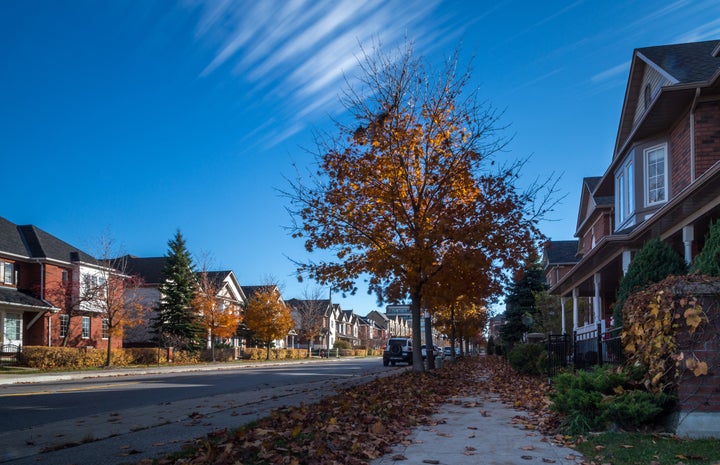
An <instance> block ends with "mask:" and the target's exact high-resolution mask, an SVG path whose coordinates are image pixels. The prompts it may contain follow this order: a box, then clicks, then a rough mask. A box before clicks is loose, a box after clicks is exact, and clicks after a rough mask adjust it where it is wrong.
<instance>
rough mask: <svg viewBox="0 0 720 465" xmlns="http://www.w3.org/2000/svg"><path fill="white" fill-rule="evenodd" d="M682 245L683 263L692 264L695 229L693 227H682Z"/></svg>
mask: <svg viewBox="0 0 720 465" xmlns="http://www.w3.org/2000/svg"><path fill="white" fill-rule="evenodd" d="M682 232H683V244H684V245H685V263H687V264H688V265H689V264H691V263H692V258H693V257H692V243H693V240H694V239H695V227H694V226H693V225H688V226H683V229H682Z"/></svg>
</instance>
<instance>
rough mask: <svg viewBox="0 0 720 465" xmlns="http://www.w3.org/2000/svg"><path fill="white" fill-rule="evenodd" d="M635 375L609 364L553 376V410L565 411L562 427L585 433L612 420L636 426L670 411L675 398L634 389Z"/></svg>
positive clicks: (568, 430)
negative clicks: (608, 366) (610, 366)
mask: <svg viewBox="0 0 720 465" xmlns="http://www.w3.org/2000/svg"><path fill="white" fill-rule="evenodd" d="M634 378H635V374H633V375H631V374H629V373H628V372H626V371H622V370H619V369H613V368H607V367H596V368H595V369H594V370H592V371H579V372H577V373H562V374H560V375H558V376H556V377H555V378H553V387H554V388H555V390H554V392H552V393H551V394H550V400H551V401H552V405H551V409H552V410H554V411H556V412H559V413H561V414H563V416H564V418H563V421H562V424H561V428H562V430H563V431H564V432H565V433H568V434H584V433H587V432H588V431H600V430H603V429H605V428H606V427H607V425H609V424H612V423H614V424H617V425H619V426H621V427H623V428H633V429H634V428H639V427H641V426H643V425H646V424H649V423H652V422H654V421H655V420H656V419H657V418H658V417H659V416H661V415H663V414H665V413H667V412H668V411H669V409H670V408H671V407H672V405H673V398H672V397H671V396H669V395H667V394H652V393H649V392H647V391H643V390H637V389H633V387H634V386H636V385H635V383H634V381H633V379H634Z"/></svg>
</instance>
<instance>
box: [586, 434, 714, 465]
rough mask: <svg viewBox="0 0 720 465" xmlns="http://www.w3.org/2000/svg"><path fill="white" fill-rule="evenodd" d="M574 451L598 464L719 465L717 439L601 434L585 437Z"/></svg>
mask: <svg viewBox="0 0 720 465" xmlns="http://www.w3.org/2000/svg"><path fill="white" fill-rule="evenodd" d="M577 450H578V452H581V453H582V454H583V455H584V456H585V457H586V458H588V459H590V460H592V461H593V463H598V464H605V463H608V464H612V465H678V464H680V463H682V464H685V465H693V464H697V465H720V440H718V439H695V440H688V439H680V438H678V437H675V436H670V435H654V434H637V433H603V434H598V435H592V436H588V437H587V438H586V441H585V442H582V443H580V444H578V445H577Z"/></svg>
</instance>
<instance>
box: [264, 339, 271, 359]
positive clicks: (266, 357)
mask: <svg viewBox="0 0 720 465" xmlns="http://www.w3.org/2000/svg"><path fill="white" fill-rule="evenodd" d="M265 345H266V346H267V353H266V355H265V360H270V343H269V342H268V343H266V344H265Z"/></svg>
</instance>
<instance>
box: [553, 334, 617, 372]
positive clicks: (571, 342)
mask: <svg viewBox="0 0 720 465" xmlns="http://www.w3.org/2000/svg"><path fill="white" fill-rule="evenodd" d="M620 333H621V328H613V329H609V330H605V325H604V322H603V323H598V324H597V325H588V326H585V327H583V328H578V330H577V331H574V332H573V334H572V335H569V334H550V335H548V338H547V352H548V377H549V378H552V377H553V376H555V375H556V374H557V373H558V371H559V370H560V369H561V368H565V367H568V366H572V367H573V368H575V369H576V370H583V369H588V368H591V367H593V366H597V365H604V364H612V365H619V364H622V363H623V362H624V361H625V359H624V356H623V350H622V343H621V340H620Z"/></svg>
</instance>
